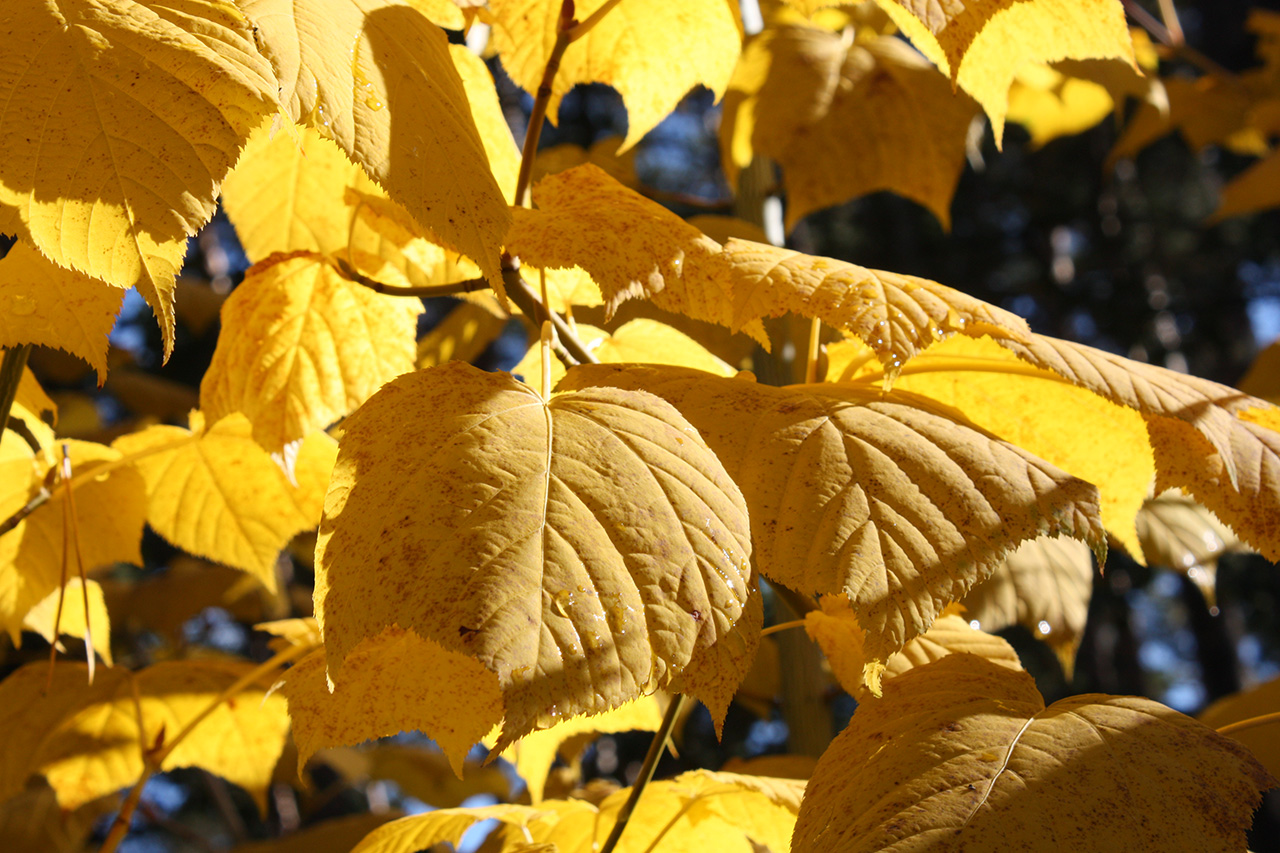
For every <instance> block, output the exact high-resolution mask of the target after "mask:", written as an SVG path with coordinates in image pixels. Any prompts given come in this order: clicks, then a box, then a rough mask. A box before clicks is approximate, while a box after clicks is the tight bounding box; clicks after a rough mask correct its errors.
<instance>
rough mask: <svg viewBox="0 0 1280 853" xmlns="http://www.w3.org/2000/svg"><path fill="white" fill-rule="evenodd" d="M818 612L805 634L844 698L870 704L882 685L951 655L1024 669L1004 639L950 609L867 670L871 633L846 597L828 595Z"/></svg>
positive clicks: (811, 614)
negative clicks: (827, 664)
mask: <svg viewBox="0 0 1280 853" xmlns="http://www.w3.org/2000/svg"><path fill="white" fill-rule="evenodd" d="M820 604H821V607H820V608H819V609H818V610H813V611H810V612H809V613H806V614H805V617H804V629H805V631H806V632H807V633H808V634H809V636H810V637H811V638H812V639H813V641H814V642H815V643H817V644H818V645H819V646H821V647H822V653H823V654H824V655H826V656H827V660H828V661H829V662H830V663H831V672H832V674H833V675H835V677H836V680H837V681H839V682H840V686H841V687H843V688H844V689H845V692H847V693H849V694H850V695H853V696H856V697H858V700H859V701H870V700H871V698H872V695H875V696H878V695H880V692H881V681H882V680H887V679H890V678H893V677H894V676H897V675H901V674H902V673H904V672H907V671H908V670H911V669H915V668H916V667H919V666H924V665H925V664H927V663H931V662H933V661H935V660H938V659H939V658H943V657H946V656H947V655H951V654H957V653H960V652H967V653H968V654H973V655H978V656H979V657H981V658H984V659H986V660H989V661H991V662H992V663H995V664H999V665H1000V666H1004V667H1008V668H1009V669H1016V670H1021V669H1022V662H1021V661H1020V660H1019V659H1018V653H1017V652H1015V651H1014V650H1013V646H1011V645H1009V644H1008V643H1007V642H1006V641H1005V640H1004V639H1002V638H1001V637H997V636H996V635H995V634H988V633H987V632H986V631H983V630H980V629H978V628H974V627H972V626H971V625H970V624H969V620H968V619H967V618H966V617H964V616H963V615H961V614H962V611H963V608H961V607H959V606H958V605H955V604H949V605H947V607H946V609H945V610H943V611H942V613H941V614H940V615H939V616H938V618H937V619H936V620H934V623H933V624H932V625H930V626H929V630H928V631H925V632H924V633H923V634H921V635H920V636H918V637H916V638H914V639H912V640H911V641H910V642H909V643H907V644H906V645H905V646H903V647H902V649H901V650H899V651H897V652H895V653H894V654H893V655H892V656H891V657H890V658H889V660H887V661H886V662H885V665H884V667H883V669H881V668H880V667H879V666H877V665H873V666H871V667H868V663H869V661H868V660H867V657H866V654H865V653H864V646H865V644H866V636H867V635H866V632H865V631H863V630H862V626H861V625H859V624H858V617H857V616H856V615H854V612H853V608H852V607H850V606H849V599H847V598H845V597H844V596H843V595H824V596H823V597H822V601H821V602H820Z"/></svg>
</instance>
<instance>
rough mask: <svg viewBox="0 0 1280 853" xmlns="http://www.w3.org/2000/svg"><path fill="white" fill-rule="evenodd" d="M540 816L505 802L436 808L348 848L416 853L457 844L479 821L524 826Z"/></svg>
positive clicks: (373, 852) (358, 852)
mask: <svg viewBox="0 0 1280 853" xmlns="http://www.w3.org/2000/svg"><path fill="white" fill-rule="evenodd" d="M543 816H544V812H543V811H541V810H539V809H535V808H531V807H530V806H519V805H508V804H500V805H496V806H480V807H478V808H471V809H461V808H459V809H436V810H435V811H432V812H428V813H426V814H420V815H413V816H411V817H405V818H401V819H400V820H397V821H392V822H391V823H388V824H383V825H382V826H381V827H379V828H378V829H376V830H374V831H373V832H371V833H369V835H367V836H365V838H364V840H363V841H361V842H360V843H359V844H357V845H356V846H355V847H354V848H352V850H351V853H417V851H419V850H426V849H430V848H432V847H434V846H435V845H436V844H440V843H442V842H444V843H449V844H452V845H454V847H457V845H458V844H459V843H460V842H461V841H462V836H463V835H465V834H466V833H467V830H469V829H470V828H471V827H473V826H475V825H476V824H477V823H479V822H480V821H482V820H497V821H501V822H502V823H504V824H512V825H514V826H517V827H524V826H525V825H526V824H528V823H530V822H531V821H535V820H538V819H540V818H543ZM548 816H549V815H548ZM549 817H550V816H549Z"/></svg>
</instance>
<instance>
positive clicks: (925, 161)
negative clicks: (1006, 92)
mask: <svg viewBox="0 0 1280 853" xmlns="http://www.w3.org/2000/svg"><path fill="white" fill-rule="evenodd" d="M976 114H977V105H976V104H974V103H973V101H972V100H971V99H970V98H969V97H968V96H966V95H964V94H957V93H955V92H953V91H952V89H951V86H950V85H949V84H948V82H947V79H946V77H944V76H942V75H941V74H939V73H938V70H937V69H936V68H934V67H933V66H932V65H930V64H929V63H928V62H927V61H925V59H924V58H923V57H921V56H920V55H919V54H918V53H916V52H915V51H913V50H912V49H911V48H910V47H908V46H907V45H906V44H905V43H903V42H902V40H900V39H897V38H894V37H891V36H877V37H874V38H870V39H865V40H859V41H857V42H853V43H849V42H848V41H847V40H846V39H844V38H843V37H842V36H841V35H840V34H838V33H833V32H831V31H830V30H827V29H824V28H821V27H810V26H785V27H777V28H774V29H767V30H765V31H764V32H763V33H761V34H760V35H759V36H757V37H756V38H754V39H753V40H752V41H751V42H749V43H748V45H747V47H746V48H745V49H744V50H743V53H742V58H741V59H740V60H739V63H738V68H737V69H736V70H735V72H734V78H733V80H732V81H731V82H730V85H729V91H728V93H727V94H726V95H725V102H724V116H725V118H724V120H723V121H722V122H721V126H720V149H721V159H722V161H723V162H724V163H725V164H726V174H727V176H728V178H729V180H730V182H731V183H733V182H736V180H737V171H738V169H741V168H745V167H746V166H747V165H748V164H749V163H750V162H751V158H752V157H753V156H754V155H756V154H760V155H763V156H766V157H770V158H772V159H773V160H775V161H777V163H778V164H779V165H780V166H781V167H782V172H783V178H784V181H785V183H786V188H787V219H786V226H787V229H788V230H790V229H792V228H793V227H795V225H796V223H797V222H799V221H800V220H801V219H802V218H804V217H805V216H807V215H808V214H809V213H812V212H813V211H815V210H818V209H820V208H824V207H830V206H831V205H835V204H840V203H842V202H844V201H847V200H849V199H851V198H855V197H857V196H862V195H866V194H868V193H872V192H876V191H878V190H890V191H892V192H895V193H898V194H899V195H902V196H905V197H907V198H909V199H911V200H913V201H916V202H918V203H919V204H921V205H923V206H924V207H926V208H928V209H929V210H930V211H931V212H932V213H933V214H934V215H935V216H936V217H938V220H939V221H940V222H941V223H942V225H943V227H944V228H948V227H950V223H951V212H950V208H951V196H952V194H953V193H954V192H955V188H956V182H957V181H959V179H960V173H961V171H962V170H963V169H964V166H965V139H966V135H967V132H968V128H969V124H970V122H971V121H972V119H973V117H974V116H975V115H976Z"/></svg>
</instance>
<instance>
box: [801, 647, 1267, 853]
mask: <svg viewBox="0 0 1280 853" xmlns="http://www.w3.org/2000/svg"><path fill="white" fill-rule="evenodd" d="M884 693H885V695H884V698H883V699H882V700H880V701H879V702H873V703H864V704H863V705H861V706H859V708H858V711H857V713H856V714H854V717H853V721H852V722H851V723H850V724H849V727H848V728H847V729H845V730H844V731H843V732H841V734H840V735H839V736H838V737H837V738H836V739H835V741H833V742H832V744H831V746H830V748H828V749H827V751H826V753H825V754H824V755H823V756H822V759H821V760H820V761H819V762H818V767H817V769H816V770H815V771H814V774H813V778H812V779H810V780H809V787H808V789H807V791H806V796H805V799H804V804H803V805H802V806H801V809H800V817H799V820H798V821H797V822H796V832H795V838H794V842H793V845H792V848H791V849H792V850H793V851H795V853H818V851H822V853H826V851H830V850H841V851H848V853H856V851H868V853H870V851H881V850H894V851H902V852H903V853H906V851H925V850H936V849H939V845H942V846H944V847H945V849H946V850H949V851H974V853H976V852H977V851H983V853H986V851H992V850H1026V851H1042V850H1043V851H1059V850H1091V851H1099V853H1111V852H1112V851H1114V853H1125V852H1126V851H1134V850H1215V851H1216V850H1221V851H1224V853H1225V851H1229V850H1230V851H1234V850H1243V849H1244V847H1245V830H1246V829H1247V828H1248V827H1249V824H1250V822H1251V819H1252V812H1253V808H1254V806H1255V805H1256V804H1257V803H1258V802H1259V800H1260V799H1261V793H1262V791H1263V790H1265V789H1266V788H1268V787H1270V786H1272V785H1273V784H1275V781H1276V780H1274V779H1272V778H1271V776H1270V775H1269V774H1268V773H1267V772H1266V770H1265V769H1264V768H1263V767H1262V766H1261V765H1260V764H1258V762H1257V761H1256V760H1255V759H1254V758H1253V757H1252V756H1251V755H1249V753H1248V751H1247V750H1245V749H1244V748H1243V747H1241V746H1240V745H1239V744H1237V743H1235V742H1234V741H1232V740H1230V739H1229V738H1225V737H1222V736H1221V735H1218V734H1216V733H1215V732H1214V731H1213V730H1212V729H1209V728H1206V727H1205V726H1203V725H1201V724H1200V723H1197V722H1196V721H1195V720H1192V719H1191V718H1189V717H1184V716H1183V715H1181V714H1179V713H1177V712H1176V711H1173V710H1170V709H1169V708H1166V707H1164V706H1163V705H1160V704H1158V703H1156V702H1152V701H1151V700H1149V699H1141V698H1136V697H1122V696H1104V695H1099V694H1095V695H1089V696H1076V697H1072V698H1070V699H1064V700H1063V701H1061V702H1057V703H1054V704H1053V705H1051V706H1050V707H1048V708H1046V707H1045V705H1044V700H1043V699H1042V698H1041V696H1040V693H1039V691H1037V690H1036V688H1035V682H1034V681H1033V680H1032V678H1031V676H1029V675H1027V674H1026V673H1022V672H1014V671H1012V670H1009V669H1005V668H1003V667H1000V666H997V665H995V664H992V663H989V662H987V661H985V660H983V659H982V658H979V657H976V656H973V655H964V654H957V655H948V656H947V657H945V658H943V659H941V660H939V661H936V662H934V663H932V664H929V665H928V666H924V667H920V668H918V669H914V670H911V671H910V672H907V673H904V674H903V675H901V676H899V677H898V678H895V679H893V680H892V681H889V682H887V683H886V684H885V691H884ZM890 740H892V743H893V748H892V749H886V748H884V747H885V744H886V743H887V742H889V741H890ZM1067 768H1069V769H1067Z"/></svg>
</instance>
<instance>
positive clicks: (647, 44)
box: [489, 0, 742, 149]
mask: <svg viewBox="0 0 1280 853" xmlns="http://www.w3.org/2000/svg"><path fill="white" fill-rule="evenodd" d="M604 3H605V0H582V2H579V3H576V4H575V5H574V6H573V7H571V8H573V10H574V14H575V16H576V19H577V20H578V21H585V20H586V19H587V18H588V17H590V16H591V15H592V14H593V13H594V12H596V10H598V9H599V8H600V7H601V6H603V5H604ZM560 6H561V3H560V0H490V2H489V10H490V12H491V13H492V14H493V19H494V28H493V43H494V47H495V48H496V49H497V51H498V54H499V55H500V56H501V57H502V65H503V68H505V69H506V71H507V73H508V74H510V75H511V79H512V80H514V81H515V82H516V85H517V86H519V87H520V88H522V89H524V90H525V91H526V92H530V93H532V92H536V91H537V89H538V86H539V84H540V82H541V80H542V74H543V70H544V69H545V67H546V64H547V58H548V57H549V56H550V54H551V48H552V46H553V45H554V44H555V39H556V30H557V27H558V25H559V19H560ZM741 46H742V23H741V21H740V20H739V13H738V6H737V3H733V2H728V0H685V2H681V3H669V2H666V0H628V2H627V3H626V4H623V5H618V6H616V7H615V8H613V9H612V10H610V11H609V12H608V13H607V14H606V15H605V16H604V17H603V18H601V19H600V21H599V23H597V24H596V25H595V26H594V27H593V28H592V29H591V30H590V31H589V32H588V33H587V34H586V35H585V36H584V37H582V38H581V39H579V40H578V41H576V42H574V43H573V44H571V45H570V46H569V49H568V50H567V51H565V54H564V58H563V59H562V60H561V62H560V70H559V73H558V74H556V76H555V80H554V82H553V83H552V87H551V102H550V104H549V106H548V109H547V117H548V118H549V119H550V120H551V121H552V122H554V121H555V118H556V116H557V115H558V114H559V111H560V101H561V99H562V98H563V97H564V96H565V94H566V93H567V92H568V91H569V90H570V89H572V88H573V87H574V86H576V85H578V84H579V83H607V84H608V85H610V86H612V87H613V88H615V89H617V90H618V92H619V93H620V94H621V95H622V102H623V103H624V104H625V105H626V107H627V138H626V140H625V141H624V142H623V146H622V147H623V148H624V149H625V148H630V147H631V146H633V145H635V144H636V143H637V142H639V141H640V138H641V137H643V136H644V135H645V134H646V133H648V132H649V131H650V130H652V129H653V128H654V127H656V126H657V124H658V122H660V121H662V119H664V118H665V117H666V116H667V114H668V113H670V112H671V111H672V110H674V109H675V108H676V105H677V104H678V103H679V102H680V99H681V98H683V97H684V96H685V95H686V94H687V93H688V92H689V90H690V89H692V88H693V87H695V86H697V85H699V84H701V85H703V86H706V87H707V88H708V89H710V90H711V91H712V92H714V93H715V95H716V97H717V98H719V97H720V96H721V95H723V94H724V89H725V85H726V84H727V83H728V82H729V75H730V74H731V73H733V63H734V61H735V60H736V59H737V58H738V50H739V48H740V47H741Z"/></svg>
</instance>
